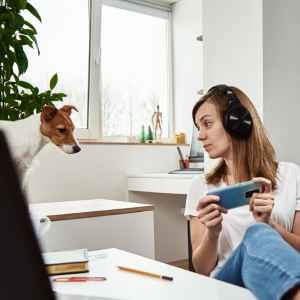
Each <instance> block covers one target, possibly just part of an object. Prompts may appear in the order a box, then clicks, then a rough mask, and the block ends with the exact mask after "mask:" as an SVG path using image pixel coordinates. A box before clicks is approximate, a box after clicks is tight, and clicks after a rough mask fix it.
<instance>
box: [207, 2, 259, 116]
mask: <svg viewBox="0 0 300 300" xmlns="http://www.w3.org/2000/svg"><path fill="white" fill-rule="evenodd" d="M203 35H204V45H203V47H204V49H203V64H204V75H203V76H204V88H205V89H207V88H209V87H211V86H213V85H215V84H220V83H227V84H229V85H235V86H237V87H240V88H241V89H242V90H243V91H245V92H246V94H248V96H249V97H250V99H251V100H252V101H253V103H254V104H255V106H256V108H257V109H258V111H259V112H260V113H262V88H263V75H262V60H263V52H262V51H263V48H262V46H263V45H262V0H251V1H241V0H225V1H220V0H203Z"/></svg>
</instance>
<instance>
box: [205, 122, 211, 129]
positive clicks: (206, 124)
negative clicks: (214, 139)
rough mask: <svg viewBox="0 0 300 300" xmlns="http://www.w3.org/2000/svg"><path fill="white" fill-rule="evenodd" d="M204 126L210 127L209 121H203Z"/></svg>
mask: <svg viewBox="0 0 300 300" xmlns="http://www.w3.org/2000/svg"><path fill="white" fill-rule="evenodd" d="M204 125H205V127H208V128H209V127H211V125H212V122H211V121H205V122H204Z"/></svg>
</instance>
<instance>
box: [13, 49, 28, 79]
mask: <svg viewBox="0 0 300 300" xmlns="http://www.w3.org/2000/svg"><path fill="white" fill-rule="evenodd" d="M15 54H16V63H17V65H18V68H19V74H20V75H21V74H24V73H25V72H26V70H27V68H28V59H27V56H26V54H25V52H24V50H23V48H22V47H20V46H19V45H15Z"/></svg>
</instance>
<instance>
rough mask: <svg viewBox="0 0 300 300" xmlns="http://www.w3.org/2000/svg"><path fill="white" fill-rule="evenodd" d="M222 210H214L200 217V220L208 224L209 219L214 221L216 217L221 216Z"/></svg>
mask: <svg viewBox="0 0 300 300" xmlns="http://www.w3.org/2000/svg"><path fill="white" fill-rule="evenodd" d="M220 214H221V212H220V211H219V210H213V211H212V212H210V213H209V214H206V215H204V216H202V217H201V218H199V221H200V222H201V223H203V224H205V225H206V224H207V223H208V222H209V221H212V220H213V219H214V218H216V217H219V216H220Z"/></svg>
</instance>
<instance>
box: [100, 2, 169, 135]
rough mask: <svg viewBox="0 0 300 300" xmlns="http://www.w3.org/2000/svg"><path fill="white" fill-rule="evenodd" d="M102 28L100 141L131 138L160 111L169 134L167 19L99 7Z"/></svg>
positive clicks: (166, 132)
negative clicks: (100, 9) (106, 138)
mask: <svg viewBox="0 0 300 300" xmlns="http://www.w3.org/2000/svg"><path fill="white" fill-rule="evenodd" d="M101 20H102V24H101V67H102V68H101V79H102V82H101V86H102V97H101V99H102V128H103V136H135V135H138V134H139V133H140V131H141V126H142V125H144V126H145V128H147V127H148V125H151V116H152V114H153V112H154V111H155V109H156V106H157V105H159V106H160V110H161V111H162V115H163V136H167V135H168V109H169V81H168V80H169V64H168V58H169V57H168V34H169V32H168V19H165V18H160V17H154V16H150V15H146V14H142V13H138V12H134V11H129V10H125V9H120V8H116V7H112V6H107V5H104V6H103V7H102V18H101Z"/></svg>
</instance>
